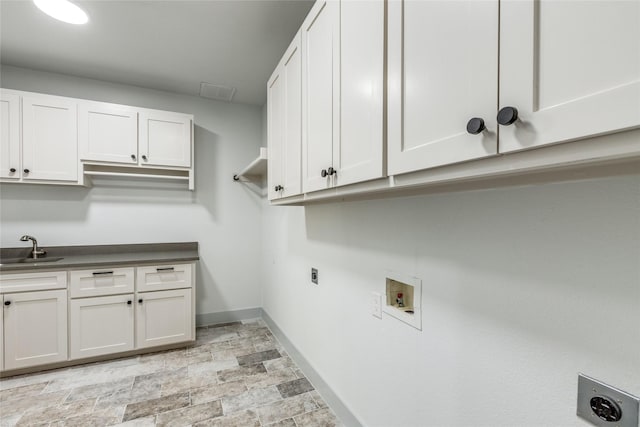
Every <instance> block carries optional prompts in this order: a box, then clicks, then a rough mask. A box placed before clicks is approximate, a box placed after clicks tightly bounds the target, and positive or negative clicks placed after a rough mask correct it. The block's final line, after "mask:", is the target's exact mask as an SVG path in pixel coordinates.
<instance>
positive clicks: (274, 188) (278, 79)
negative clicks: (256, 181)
mask: <svg viewBox="0 0 640 427" xmlns="http://www.w3.org/2000/svg"><path fill="white" fill-rule="evenodd" d="M283 80H284V76H283V73H282V66H281V65H279V66H278V68H276V70H275V71H274V73H273V75H272V76H271V78H270V79H269V82H268V83H267V144H268V145H267V148H268V153H269V166H268V168H267V185H268V187H269V200H274V199H279V198H280V197H281V195H282V192H281V191H280V186H282V184H283V182H282V158H283V156H284V147H285V144H284V137H283V135H284V132H285V128H284V126H285V121H284V111H283V107H284V106H283V101H284V100H283V92H284V83H283Z"/></svg>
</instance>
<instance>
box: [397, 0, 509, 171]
mask: <svg viewBox="0 0 640 427" xmlns="http://www.w3.org/2000/svg"><path fill="white" fill-rule="evenodd" d="M388 7H389V17H388V19H389V44H388V61H389V80H388V99H389V106H388V108H389V110H388V132H389V134H388V173H389V175H395V174H400V173H404V172H411V171H415V170H420V169H426V168H430V167H434V166H440V165H446V164H451V163H457V162H462V161H466V160H471V159H477V158H482V157H486V156H490V155H494V154H496V152H497V129H496V126H497V124H496V107H497V103H496V100H497V93H498V86H497V79H498V12H499V11H498V1H497V0H491V1H476V0H465V1H435V0H434V1H398V2H389V6H388ZM443 23H446V25H443ZM474 117H476V118H481V119H483V120H484V122H485V125H486V128H487V130H486V131H484V132H481V133H480V134H477V135H471V134H469V133H467V130H466V127H467V122H468V121H469V119H471V118H474Z"/></svg>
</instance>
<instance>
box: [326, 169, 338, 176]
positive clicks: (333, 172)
mask: <svg viewBox="0 0 640 427" xmlns="http://www.w3.org/2000/svg"><path fill="white" fill-rule="evenodd" d="M327 172H328V173H329V175H334V174H335V175H337V174H338V171H337V170H335V169H334V168H329V169H327Z"/></svg>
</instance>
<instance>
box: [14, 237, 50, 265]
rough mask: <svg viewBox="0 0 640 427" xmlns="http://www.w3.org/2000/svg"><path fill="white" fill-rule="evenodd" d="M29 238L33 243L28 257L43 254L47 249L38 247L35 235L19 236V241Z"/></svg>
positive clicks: (25, 240)
mask: <svg viewBox="0 0 640 427" xmlns="http://www.w3.org/2000/svg"><path fill="white" fill-rule="evenodd" d="M29 240H31V242H32V243H33V250H32V251H31V254H29V257H31V258H33V259H37V258H38V257H39V256H41V255H42V256H44V255H46V254H47V251H45V250H44V249H39V248H38V241H37V240H36V238H35V237H31V236H27V235H24V236H22V237H21V238H20V241H21V242H28V241H29Z"/></svg>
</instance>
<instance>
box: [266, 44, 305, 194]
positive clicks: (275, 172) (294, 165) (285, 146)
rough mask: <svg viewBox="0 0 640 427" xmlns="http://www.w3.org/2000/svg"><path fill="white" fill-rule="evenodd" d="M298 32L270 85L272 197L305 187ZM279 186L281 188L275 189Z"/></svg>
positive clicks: (298, 191)
mask: <svg viewBox="0 0 640 427" xmlns="http://www.w3.org/2000/svg"><path fill="white" fill-rule="evenodd" d="M300 43H301V40H300V33H298V34H296V36H295V37H294V39H293V41H292V42H291V45H289V48H288V49H287V51H286V52H285V54H284V56H283V58H282V60H281V61H280V63H279V64H278V67H277V68H276V70H275V71H274V72H273V75H272V76H271V78H270V79H269V82H268V85H267V103H268V104H267V117H268V138H269V200H273V199H277V198H280V197H288V196H294V195H296V194H300V192H301V190H302V182H301V175H302V170H301V169H302V163H301V150H302V82H301V79H302V69H301V66H302V58H301V49H300ZM276 186H282V188H283V189H282V190H279V191H276V189H275V188H276Z"/></svg>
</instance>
